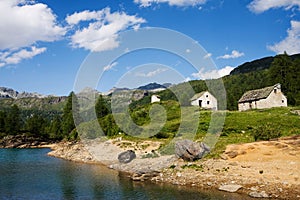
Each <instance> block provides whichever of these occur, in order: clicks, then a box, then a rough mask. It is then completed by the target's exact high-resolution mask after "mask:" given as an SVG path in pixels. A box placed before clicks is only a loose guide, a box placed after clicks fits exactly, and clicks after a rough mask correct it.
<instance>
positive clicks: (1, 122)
mask: <svg viewBox="0 0 300 200" xmlns="http://www.w3.org/2000/svg"><path fill="white" fill-rule="evenodd" d="M5 118H6V112H5V111H0V133H4V132H5Z"/></svg>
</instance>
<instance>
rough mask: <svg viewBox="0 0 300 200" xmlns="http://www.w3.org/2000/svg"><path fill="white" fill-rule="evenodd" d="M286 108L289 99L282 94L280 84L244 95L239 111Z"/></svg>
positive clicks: (239, 103) (239, 104) (240, 101)
mask: <svg viewBox="0 0 300 200" xmlns="http://www.w3.org/2000/svg"><path fill="white" fill-rule="evenodd" d="M286 106H287V98H286V97H285V96H284V94H283V93H282V91H281V85H280V84H279V83H278V84H276V85H274V86H270V87H265V88H262V89H258V90H250V91H248V92H246V93H244V94H243V96H242V97H241V98H240V100H239V102H238V107H239V111H245V110H251V109H263V108H273V107H286Z"/></svg>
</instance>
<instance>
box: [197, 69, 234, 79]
mask: <svg viewBox="0 0 300 200" xmlns="http://www.w3.org/2000/svg"><path fill="white" fill-rule="evenodd" d="M233 69H234V67H231V66H226V67H224V68H222V69H219V70H211V71H207V72H203V71H204V69H202V70H200V71H199V72H198V73H193V74H192V77H194V78H197V79H202V80H205V79H216V78H220V77H223V76H226V75H229V74H230V72H231V71H232V70H233Z"/></svg>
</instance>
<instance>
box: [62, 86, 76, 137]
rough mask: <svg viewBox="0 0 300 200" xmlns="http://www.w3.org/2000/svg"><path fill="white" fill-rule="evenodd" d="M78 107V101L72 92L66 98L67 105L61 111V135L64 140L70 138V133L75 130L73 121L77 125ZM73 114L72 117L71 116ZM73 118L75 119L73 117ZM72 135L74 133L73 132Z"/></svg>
mask: <svg viewBox="0 0 300 200" xmlns="http://www.w3.org/2000/svg"><path fill="white" fill-rule="evenodd" d="M78 112H79V105H78V100H77V98H76V95H75V94H74V92H71V93H70V94H69V96H68V99H67V103H66V105H65V107H64V110H63V116H62V134H63V137H65V138H70V137H71V135H70V134H71V132H72V131H73V130H74V129H75V128H76V125H75V121H74V119H76V120H78V121H76V122H77V123H79V120H80V119H79V113H78ZM73 113H74V115H73ZM74 116H75V117H74ZM73 133H74V132H73Z"/></svg>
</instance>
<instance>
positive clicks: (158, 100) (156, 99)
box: [151, 94, 160, 103]
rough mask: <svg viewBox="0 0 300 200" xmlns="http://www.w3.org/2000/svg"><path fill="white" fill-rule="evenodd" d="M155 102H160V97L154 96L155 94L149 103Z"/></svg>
mask: <svg viewBox="0 0 300 200" xmlns="http://www.w3.org/2000/svg"><path fill="white" fill-rule="evenodd" d="M155 102H160V96H159V95H156V94H153V95H152V96H151V103H155Z"/></svg>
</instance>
